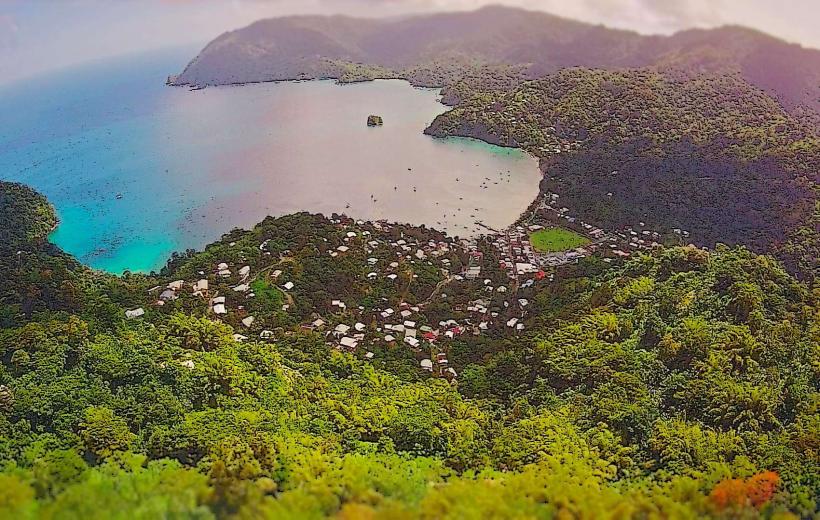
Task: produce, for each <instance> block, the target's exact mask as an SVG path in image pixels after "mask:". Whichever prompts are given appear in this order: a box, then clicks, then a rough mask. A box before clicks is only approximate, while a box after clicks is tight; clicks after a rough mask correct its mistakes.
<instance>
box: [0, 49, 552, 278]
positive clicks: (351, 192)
mask: <svg viewBox="0 0 820 520" xmlns="http://www.w3.org/2000/svg"><path fill="white" fill-rule="evenodd" d="M189 52H190V50H187V49H186V50H181V51H174V52H165V53H152V54H148V55H143V56H131V57H125V58H121V59H118V60H109V61H104V62H99V63H96V64H93V65H86V66H82V67H77V68H74V69H70V70H65V71H62V72H60V73H58V74H54V75H50V76H45V77H40V78H35V79H33V80H30V81H27V82H25V83H18V84H15V85H12V86H7V87H4V88H2V89H0V113H3V114H4V125H3V126H2V128H0V179H3V180H12V181H18V182H23V183H26V184H29V185H31V186H32V187H34V188H35V189H37V190H39V191H41V192H42V193H44V194H45V195H46V196H47V197H49V199H50V200H51V202H52V203H53V204H54V205H55V207H56V209H57V212H58V215H59V217H60V225H59V226H58V228H57V229H56V231H55V232H54V233H53V234H52V236H51V239H52V241H53V242H55V243H56V244H57V245H59V246H60V247H62V248H63V249H64V250H66V251H67V252H69V253H71V254H73V255H75V256H77V257H78V258H79V259H80V260H81V261H83V262H85V263H87V264H88V265H90V266H92V267H95V268H99V269H103V270H106V271H110V272H114V273H121V272H123V271H125V270H131V271H150V270H153V269H158V268H160V267H161V266H162V265H164V263H165V261H166V260H167V258H168V257H169V256H170V254H171V252H173V251H181V250H184V249H187V248H201V247H202V246H204V245H205V244H207V243H209V242H211V241H214V240H216V239H218V238H219V237H220V235H221V234H223V233H225V232H227V231H229V230H230V229H232V228H234V227H250V226H252V225H253V224H255V223H257V222H259V221H260V220H262V219H263V218H264V217H265V216H267V215H273V216H279V215H284V214H287V213H293V212H297V211H310V212H319V213H324V214H326V215H329V214H331V213H334V212H336V213H345V214H347V215H349V216H351V217H354V218H361V219H368V220H375V219H386V220H390V221H398V222H408V223H412V224H417V225H420V224H424V225H427V226H431V227H435V228H438V229H441V230H444V231H447V232H448V233H449V234H451V235H458V236H472V235H475V234H478V233H481V232H482V228H481V227H479V226H477V225H476V224H475V222H476V221H481V222H483V223H484V224H486V225H488V226H491V227H494V228H501V227H504V226H506V225H508V224H510V223H511V222H513V221H514V220H515V219H516V218H517V217H518V216H519V214H520V213H521V212H522V211H523V210H524V209H526V207H527V206H528V205H529V203H530V202H532V200H533V199H534V197H535V196H536V194H537V192H538V182H539V180H540V178H541V174H540V172H539V170H538V165H537V161H536V160H535V159H534V158H532V157H530V156H528V155H526V154H525V153H523V152H521V151H519V150H513V149H505V148H499V147H496V146H492V145H488V144H486V143H483V142H479V141H473V140H467V139H435V138H432V137H430V136H426V135H424V134H423V133H422V132H423V130H424V128H425V127H426V126H427V125H428V124H429V123H430V122H431V121H432V120H433V119H434V118H435V117H436V116H437V115H438V114H440V113H442V112H444V111H445V110H447V107H445V106H444V105H442V104H441V103H439V102H438V97H437V96H438V94H437V91H435V90H430V89H417V88H413V87H412V86H410V85H409V84H408V83H406V82H403V81H398V80H395V81H393V80H390V81H376V82H369V83H358V84H353V85H336V84H335V83H334V82H332V81H312V82H285V83H263V84H252V85H245V86H241V87H215V88H206V89H202V90H196V91H190V90H188V89H185V88H174V87H167V86H165V85H164V80H165V76H166V74H167V73H168V72H169V71H174V70H178V69H179V68H180V66H181V65H182V64H183V61H182V60H184V58H183V57H184V56H187V55H188V54H187V53H189ZM370 114H379V115H380V116H381V117H382V119H383V125H381V126H371V127H369V126H368V125H367V124H366V123H367V118H368V115H370Z"/></svg>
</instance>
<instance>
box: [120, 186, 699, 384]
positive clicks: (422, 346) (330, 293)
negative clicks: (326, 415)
mask: <svg viewBox="0 0 820 520" xmlns="http://www.w3.org/2000/svg"><path fill="white" fill-rule="evenodd" d="M559 200H560V199H559V196H558V195H556V194H551V193H547V194H546V195H542V196H541V197H540V198H539V199H538V200H537V201H536V202H534V203H533V204H532V205H531V206H530V208H529V210H528V211H527V212H526V213H525V215H524V216H522V217H521V218H520V219H519V220H518V221H517V222H516V223H515V224H513V225H511V226H510V227H508V228H507V229H504V230H492V229H490V228H486V229H487V234H485V235H482V236H480V237H478V238H474V239H469V240H463V239H462V240H459V239H457V238H452V237H448V236H446V235H444V234H443V233H440V232H438V231H435V230H432V229H429V228H425V227H414V226H409V225H401V224H390V223H387V222H382V221H377V222H365V221H362V220H353V219H351V218H347V217H345V216H339V215H333V216H332V217H331V218H325V217H323V216H320V215H310V214H307V213H300V214H296V215H289V216H286V217H282V218H278V219H274V218H270V217H269V218H268V219H266V220H265V221H263V222H262V223H261V224H259V225H258V226H257V227H256V228H255V229H254V230H252V231H241V230H236V231H234V232H232V233H230V234H228V235H225V237H223V239H222V241H220V242H217V243H215V244H212V245H211V246H209V247H208V248H207V249H206V251H205V253H204V254H200V255H195V256H190V257H178V258H175V259H172V261H171V262H169V268H166V271H168V272H173V273H174V274H175V275H176V276H179V277H180V278H178V279H174V280H170V281H168V282H167V283H165V284H163V285H159V286H156V287H153V288H151V289H150V290H149V291H148V294H147V297H146V300H145V302H144V303H143V306H140V307H135V308H133V309H132V310H129V311H127V312H126V316H127V317H128V318H131V319H140V318H141V317H142V316H144V315H145V314H146V312H169V313H173V312H175V310H183V309H184V310H185V311H186V312H194V313H197V312H198V313H200V314H201V315H203V316H207V317H209V318H211V319H217V320H220V321H223V322H224V323H227V324H229V325H231V326H232V327H233V329H234V331H235V334H234V339H235V340H237V341H246V340H249V338H252V339H253V340H258V341H263V342H274V341H276V339H277V338H278V337H281V336H283V335H288V336H290V335H294V334H318V335H320V336H321V337H322V338H323V339H324V341H326V342H327V343H328V344H330V345H332V346H333V347H334V348H337V349H340V350H345V351H348V352H351V353H354V354H355V355H357V356H360V357H362V358H365V359H369V360H373V361H374V362H382V363H396V362H403V363H406V364H407V366H408V367H411V366H415V369H414V370H417V371H419V372H420V373H429V374H431V375H432V376H434V377H441V378H446V379H449V380H453V379H457V378H458V374H459V371H460V370H461V369H462V368H463V367H460V366H458V365H457V363H454V362H453V360H452V359H453V355H452V353H453V350H454V349H465V348H470V344H471V343H473V342H480V341H482V338H488V337H489V338H493V339H499V338H505V337H515V336H518V335H521V334H524V333H526V331H527V323H528V320H529V319H530V317H531V310H532V309H533V308H537V307H538V306H539V305H542V303H540V302H536V301H533V299H534V295H535V293H536V291H535V289H536V285H537V284H549V283H552V281H553V280H554V279H555V277H556V274H557V273H560V270H561V269H565V268H572V266H575V265H576V264H578V262H580V261H581V260H582V259H585V258H587V257H591V256H594V257H596V258H599V259H600V260H601V261H603V262H608V263H609V262H616V261H619V260H621V259H624V258H627V257H629V256H631V255H633V254H635V253H636V252H637V251H640V250H642V249H648V248H652V247H655V246H657V245H658V244H659V241H660V240H661V238H662V237H661V236H660V234H659V233H657V232H654V231H652V230H649V229H645V225H644V223H638V224H637V226H636V227H635V228H634V229H633V228H625V229H621V230H617V231H611V232H607V231H604V230H603V229H600V228H598V227H595V226H593V225H591V224H588V223H586V222H584V221H582V220H580V219H578V218H575V217H573V216H572V215H571V214H570V213H569V210H568V209H567V208H565V207H561V205H560V203H559ZM479 224H480V223H479ZM485 227H486V226H485ZM549 229H562V230H568V231H571V232H574V233H577V235H578V236H579V237H581V238H582V240H581V241H580V242H581V243H583V245H582V246H579V247H576V248H573V249H567V250H559V251H551V252H547V251H543V250H539V249H538V248H536V247H534V246H533V244H532V243H531V241H530V237H531V236H533V234H534V233H537V232H539V231H540V230H549ZM675 233H676V234H678V235H680V236H681V237H683V236H685V234H686V232H685V231H681V230H675ZM203 259H207V261H206V260H203ZM455 357H458V356H455ZM182 363H183V364H185V366H187V367H189V368H192V367H193V366H195V363H196V361H195V360H192V359H188V360H183V361H182Z"/></svg>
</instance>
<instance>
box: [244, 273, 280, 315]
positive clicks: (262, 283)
mask: <svg viewBox="0 0 820 520" xmlns="http://www.w3.org/2000/svg"><path fill="white" fill-rule="evenodd" d="M251 290H252V291H253V293H254V294H255V295H256V297H255V298H254V300H255V301H254V304H255V306H256V307H257V308H259V310H264V311H271V312H272V311H277V310H279V309H281V308H282V302H283V301H284V295H283V294H282V291H280V290H279V288H278V287H275V286H273V285H271V284H269V283H268V282H267V281H266V280H254V281H253V282H252V283H251Z"/></svg>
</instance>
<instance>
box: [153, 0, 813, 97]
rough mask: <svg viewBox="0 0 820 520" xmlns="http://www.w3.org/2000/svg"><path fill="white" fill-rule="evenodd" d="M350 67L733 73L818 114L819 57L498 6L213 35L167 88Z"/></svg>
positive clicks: (441, 76)
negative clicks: (650, 68)
mask: <svg viewBox="0 0 820 520" xmlns="http://www.w3.org/2000/svg"><path fill="white" fill-rule="evenodd" d="M350 63H357V64H364V65H367V66H372V67H377V68H380V69H382V70H379V71H378V73H371V74H364V75H363V76H362V77H360V78H358V77H353V78H348V79H353V80H355V79H373V77H385V76H389V77H401V78H405V79H408V80H410V81H411V82H413V83H414V84H418V85H424V86H446V85H449V84H451V83H454V82H455V81H457V80H459V79H461V78H462V77H464V76H465V75H466V74H469V73H471V72H474V71H475V70H476V69H481V68H482V67H485V66H489V65H492V66H512V67H515V68H516V69H517V70H519V73H518V76H517V77H518V79H519V80H523V79H533V78H536V77H540V76H543V75H545V74H548V73H552V72H555V71H557V70H559V69H561V68H565V67H574V66H583V67H593V68H606V69H615V68H624V67H632V68H634V67H647V66H655V67H658V68H660V69H664V68H677V69H684V70H688V71H693V72H702V71H723V72H727V71H728V72H737V73H740V74H741V75H742V76H743V77H744V78H745V79H746V80H747V81H749V82H750V83H751V84H753V85H755V86H757V87H759V88H761V89H764V90H766V91H767V92H769V93H772V94H776V95H777V96H778V97H779V99H780V100H781V101H782V102H783V104H784V105H785V106H787V107H790V108H791V107H794V106H796V105H808V106H811V107H813V108H814V109H818V108H820V50H815V49H806V48H802V47H800V46H799V45H792V44H788V43H786V42H783V41H781V40H778V39H776V38H773V37H771V36H768V35H765V34H763V33H759V32H757V31H752V30H749V29H745V28H740V27H722V28H718V29H712V30H690V31H683V32H680V33H677V34H674V35H672V36H668V37H667V36H643V35H640V34H638V33H635V32H630V31H623V30H615V29H609V28H606V27H603V26H596V25H591V24H586V23H582V22H577V21H573V20H568V19H564V18H560V17H557V16H554V15H550V14H547V13H543V12H534V11H526V10H522V9H515V8H508V7H499V6H491V7H485V8H482V9H479V10H476V11H472V12H459V13H441V14H433V15H423V16H411V17H405V18H401V19H358V18H350V17H345V16H293V17H286V18H275V19H270V20H262V21H259V22H256V23H254V24H251V25H249V26H248V27H245V28H243V29H239V30H237V31H232V32H228V33H225V34H223V35H221V36H219V37H218V38H216V39H215V40H214V41H212V42H211V43H209V44H208V45H207V46H206V47H205V48H204V49H203V50H202V52H201V53H200V54H199V55H198V56H197V57H196V58H194V59H193V60H192V61H191V63H190V64H189V65H188V66H187V67H186V68H185V70H184V71H183V72H182V73H181V74H179V75H178V76H172V77H171V78H169V83H171V84H174V85H220V84H232V83H249V82H260V81H275V80H286V79H315V78H337V79H338V78H342V77H343V76H344V74H345V66H344V65H345V64H350ZM383 69H387V70H383ZM431 69H433V70H431ZM490 80H491V79H490Z"/></svg>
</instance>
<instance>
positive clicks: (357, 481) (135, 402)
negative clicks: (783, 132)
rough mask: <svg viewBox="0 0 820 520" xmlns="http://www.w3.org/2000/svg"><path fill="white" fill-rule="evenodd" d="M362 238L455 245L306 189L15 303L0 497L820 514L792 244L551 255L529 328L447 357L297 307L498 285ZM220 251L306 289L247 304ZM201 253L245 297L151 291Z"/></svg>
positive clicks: (814, 392)
mask: <svg viewBox="0 0 820 520" xmlns="http://www.w3.org/2000/svg"><path fill="white" fill-rule="evenodd" d="M19 204H23V205H27V204H28V203H27V202H26V201H25V199H23V200H21V201H19V202H16V203H15V205H19ZM4 218H5V219H6V220H5V221H6V222H10V223H12V224H13V225H19V224H20V222H19V221H16V220H15V216H14V214H12V215H4ZM350 233H353V236H351V235H350ZM364 237H366V238H364ZM345 239H347V241H345ZM359 240H365V241H366V242H373V243H395V242H398V241H399V240H401V241H403V242H407V243H412V241H419V243H428V242H432V243H435V244H447V249H440V250H442V251H448V253H447V254H448V255H449V254H451V253H452V258H450V257H449V256H448V257H447V258H448V261H449V262H451V263H456V262H458V261H459V258H460V257H459V255H458V254H457V251H458V246H457V244H455V243H446V242H444V240H446V239H445V238H444V237H442V236H441V235H440V234H438V233H436V232H435V231H432V230H428V229H423V228H412V227H408V226H397V227H375V226H374V225H373V224H372V223H362V222H359V223H357V222H354V221H351V220H348V219H341V218H339V219H333V220H329V219H325V218H323V217H319V216H312V215H306V214H299V215H292V216H288V217H284V218H280V219H272V218H269V219H266V220H265V221H264V222H262V223H260V224H259V225H257V226H256V227H255V228H254V229H253V230H250V231H240V230H236V231H234V232H232V233H230V234H228V235H226V236H225V237H223V239H222V240H220V241H219V242H217V243H215V244H213V245H211V246H209V247H208V248H206V250H205V251H203V252H200V253H195V252H189V253H187V254H185V255H182V256H180V257H177V258H175V259H173V260H172V261H171V262H170V263H169V265H168V267H167V268H166V269H165V270H164V271H163V273H161V274H160V275H156V276H155V277H150V278H145V277H133V276H127V277H124V278H117V277H102V276H98V277H96V278H94V277H91V276H90V275H89V276H88V277H86V278H84V280H85V282H84V283H83V284H81V285H78V286H77V287H76V291H75V293H74V297H75V299H76V301H77V303H78V305H77V306H76V307H75V308H73V309H55V310H50V307H49V306H48V305H44V306H43V308H41V310H39V311H38V312H36V313H33V314H31V315H25V314H20V315H15V317H14V318H15V319H14V322H13V323H10V324H7V325H4V326H3V329H2V330H0V361H1V362H2V363H1V364H0V484H2V493H0V516H3V517H9V518H42V517H46V518H51V517H54V518H57V517H59V518H103V517H104V518H110V517H112V516H122V517H131V518H156V517H188V516H192V517H200V518H211V517H219V518H232V517H235V518H322V517H334V516H335V517H338V518H397V517H401V518H505V517H516V518H520V517H522V516H524V517H539V518H541V517H543V518H555V517H566V516H568V515H569V516H574V517H585V518H616V517H617V518H624V517H627V518H646V517H665V518H695V517H712V518H749V517H758V516H764V517H774V516H776V515H780V516H779V517H782V518H789V517H795V516H803V517H808V516H811V515H816V514H817V503H816V499H817V496H818V493H820V458H818V449H820V446H818V441H817V439H818V434H819V433H820V430H819V428H820V424H818V419H817V418H818V413H817V412H818V410H817V404H818V395H820V394H818V390H820V388H819V387H818V385H820V372H818V360H819V359H820V358H818V355H820V352H818V345H820V321H818V320H820V301H819V300H818V294H817V290H816V289H814V290H813V291H812V290H811V288H809V287H807V286H806V285H804V284H802V283H800V282H798V281H796V280H794V279H793V278H791V277H790V276H789V275H788V274H787V273H786V272H785V271H784V270H783V269H782V268H781V267H780V266H779V265H778V264H777V263H776V262H775V261H774V260H773V259H771V258H769V257H764V256H756V255H754V254H752V253H750V252H748V251H746V250H745V249H742V248H737V249H728V248H720V249H718V250H717V251H714V252H707V251H704V250H700V249H696V248H693V247H685V248H672V249H661V250H658V251H656V252H654V253H652V254H651V255H649V254H648V255H640V256H637V257H635V258H633V259H632V260H630V261H628V262H625V263H618V262H615V263H611V264H607V263H605V262H602V261H600V260H598V259H596V258H595V257H592V258H590V259H588V260H586V261H584V262H583V263H580V264H578V265H574V266H571V267H568V268H565V269H560V270H557V271H556V272H555V273H554V274H555V277H554V279H553V280H549V279H548V278H544V279H539V280H538V281H537V282H536V283H535V284H534V285H533V287H531V288H530V289H528V291H531V293H527V294H528V296H529V299H530V301H531V302H532V303H531V305H530V306H529V307H528V311H527V312H526V313H525V315H524V317H523V318H522V319H523V321H524V322H526V325H527V327H526V329H525V330H526V332H524V333H516V332H515V331H513V330H512V329H509V328H500V329H496V330H494V331H492V333H491V334H489V335H481V336H474V335H472V334H464V335H460V336H458V337H456V338H453V340H452V341H451V343H450V345H449V347H448V349H449V357H450V359H451V362H452V364H453V366H458V367H459V376H458V377H457V378H456V379H453V380H450V379H448V378H436V377H432V376H431V375H430V374H428V373H427V372H425V371H423V370H419V368H418V364H417V361H416V359H415V358H414V357H413V354H412V353H411V352H410V350H409V349H408V347H407V346H406V345H403V344H399V345H393V346H390V345H385V344H384V343H381V344H379V343H378V342H376V341H372V340H371V339H370V337H368V338H367V339H365V340H364V341H363V342H362V344H361V345H360V346H359V347H358V348H357V349H354V350H352V351H340V350H339V349H337V348H335V347H334V346H332V345H331V343H332V340H330V339H329V338H331V337H332V336H329V335H326V334H325V333H324V332H323V330H322V329H315V330H307V329H306V328H305V327H303V326H302V325H303V324H304V323H305V321H306V320H311V319H314V317H315V314H314V313H318V314H321V315H322V316H323V317H324V318H325V320H327V321H328V326H329V327H333V326H334V325H335V324H336V323H344V322H345V321H347V320H348V319H349V314H348V312H349V311H345V310H333V308H332V307H333V306H332V305H331V304H330V302H329V300H331V299H332V298H334V297H336V296H337V295H339V294H342V295H343V300H344V301H345V302H346V303H347V305H348V307H349V308H350V309H355V308H362V309H367V308H368V306H374V305H383V304H382V303H380V302H382V298H384V299H385V300H386V301H387V302H388V304H390V305H393V303H392V302H397V301H401V300H405V301H408V302H411V303H412V304H415V305H417V306H419V307H420V310H419V313H418V314H419V318H418V319H419V320H421V321H425V320H427V321H429V322H430V323H431V324H432V323H435V322H436V319H437V318H435V316H437V315H438V314H440V313H442V312H457V310H456V307H457V306H458V305H459V302H461V301H467V300H470V299H472V298H476V297H482V296H481V295H483V294H486V292H487V291H486V290H485V286H486V284H485V283H484V282H483V281H482V280H475V281H469V280H464V281H461V282H458V283H456V282H453V283H454V285H453V286H450V287H448V288H447V290H446V291H447V295H446V296H445V295H443V294H442V293H441V292H436V287H438V286H439V283H440V281H441V279H442V275H441V273H439V272H437V270H430V269H429V266H428V264H427V263H426V262H424V261H421V260H419V259H416V260H410V259H404V256H402V257H401V258H398V260H401V262H402V264H401V265H400V266H399V268H398V271H399V272H400V273H402V275H401V276H400V277H397V278H396V281H395V282H394V283H393V284H386V283H383V282H381V281H378V282H374V283H364V282H363V281H362V280H367V279H368V278H370V277H369V276H367V275H368V273H367V270H371V269H376V270H380V269H381V268H382V266H383V265H384V266H385V267H386V268H389V264H387V262H391V261H393V258H396V257H395V255H394V254H393V253H392V252H391V251H387V250H384V249H383V248H382V247H383V246H378V247H377V246H372V247H374V248H375V249H374V250H373V252H372V253H369V254H372V255H373V256H372V258H374V259H375V261H373V262H371V261H370V260H369V258H368V257H367V256H366V255H365V254H363V253H362V252H359V251H360V250H363V247H364V245H363V244H360V243H359V242H358V241H359ZM339 244H348V245H349V249H348V251H346V252H345V254H344V255H337V256H332V255H331V254H330V253H332V252H334V251H338V247H341V246H340V245H339ZM399 245H403V244H399ZM345 247H348V246H345ZM438 247H441V246H438ZM399 250H401V248H399ZM347 253H350V254H349V255H348V254H347ZM391 255H392V256H391ZM408 256H410V258H414V256H413V255H408ZM37 261H42V259H41V258H40V257H38V260H37ZM383 262H384V264H383ZM490 262H492V260H487V264H486V266H485V272H486V276H488V277H489V279H491V281H492V280H495V278H496V276H497V275H496V273H495V272H494V271H493V269H492V266H491V265H490ZM32 263H35V260H32ZM216 263H225V264H226V265H229V266H230V268H231V269H234V266H238V265H248V267H249V268H250V273H254V275H252V276H255V273H260V277H261V275H262V274H264V275H265V276H267V275H271V276H273V275H272V271H271V270H270V269H274V268H276V269H277V270H281V271H282V274H281V275H279V276H281V277H284V278H280V279H279V280H280V282H279V283H280V284H281V283H282V282H281V280H282V279H288V280H295V281H296V284H295V285H294V286H289V287H291V288H290V289H285V290H287V291H288V295H289V296H290V297H291V298H292V299H293V301H292V302H287V301H286V299H284V300H281V301H279V302H278V305H277V306H276V307H275V308H267V309H266V308H264V307H254V308H253V309H252V310H253V312H254V313H255V315H256V316H257V320H259V323H257V322H256V321H255V322H254V323H253V324H251V325H250V326H246V325H243V324H240V323H238V322H235V321H234V320H235V318H236V316H237V315H238V314H240V313H242V312H244V310H246V309H241V308H240V307H238V306H237V305H236V302H237V301H238V300H237V299H236V298H237V294H238V293H236V292H235V291H232V290H231V287H233V286H235V285H236V284H237V283H238V281H237V280H238V279H236V278H235V277H236V273H234V272H233V271H232V272H231V273H230V274H229V275H228V276H227V277H225V276H223V274H220V273H221V272H223V271H224V269H219V271H214V265H215V264H216ZM397 263H398V262H397ZM370 265H375V266H376V267H371V266H370ZM34 268H35V267H34V266H30V267H29V269H30V270H33V269H34ZM266 269H267V270H266ZM454 269H458V267H454ZM415 275H418V276H415ZM53 276H66V280H68V281H72V280H73V279H72V278H71V275H70V274H66V272H64V271H60V272H56V273H54V275H53ZM201 277H204V278H205V279H207V280H208V281H209V282H210V283H209V285H208V291H211V292H210V295H211V296H213V295H214V294H216V293H218V294H225V295H227V296H228V300H227V303H228V304H229V305H230V306H231V309H232V310H231V312H230V313H229V314H227V315H226V316H220V315H217V314H215V313H214V312H213V310H212V309H211V307H210V306H209V305H208V303H207V299H203V298H200V297H195V296H194V295H190V294H189V293H190V290H189V289H190V288H185V289H184V291H182V290H181V291H180V293H181V292H184V293H185V294H184V295H182V294H180V296H179V297H177V298H168V299H166V300H163V301H164V304H163V305H157V304H156V301H157V293H156V292H154V291H152V290H151V289H152V286H153V285H154V284H158V285H160V286H163V284H167V283H171V284H172V285H173V282H174V281H175V280H184V284H186V285H185V287H187V284H188V283H189V281H190V280H191V279H194V280H196V279H197V278H201ZM258 279H262V278H257V280H258ZM492 283H493V284H494V285H495V284H496V283H495V282H492ZM312 284H313V285H312ZM34 285H36V281H21V282H20V283H19V284H18V288H19V291H18V292H16V293H15V294H16V295H17V296H16V297H24V296H25V294H26V292H25V290H24V289H25V287H26V286H34ZM314 285H315V286H314ZM320 286H321V287H320ZM228 291H231V292H228ZM322 291H324V292H322ZM260 294H262V293H261V291H260ZM103 296H105V297H106V298H107V299H103ZM256 297H259V294H257V296H256ZM13 298H14V297H13V296H9V297H8V298H7V299H6V300H4V301H3V304H4V305H6V306H14V305H15V302H14V301H13ZM326 300H328V301H326ZM248 301H250V299H248ZM137 305H142V306H143V307H145V310H146V312H145V314H144V315H142V316H139V317H136V318H134V319H127V318H126V317H125V311H126V310H129V309H132V308H133V307H136V306H137ZM244 305H245V306H247V305H251V303H245V304H244ZM254 305H255V304H254ZM279 305H281V306H279ZM263 327H270V328H271V332H272V334H271V335H266V334H264V331H262V332H263V333H262V334H258V333H259V331H260V330H261V329H262V328H263ZM236 334H240V336H237V335H236ZM241 334H245V335H246V336H241ZM367 351H370V352H372V353H375V356H367V355H366V352H367ZM790 515H793V516H790Z"/></svg>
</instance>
